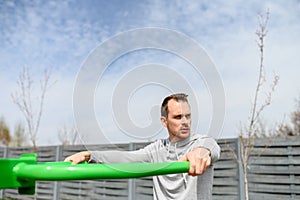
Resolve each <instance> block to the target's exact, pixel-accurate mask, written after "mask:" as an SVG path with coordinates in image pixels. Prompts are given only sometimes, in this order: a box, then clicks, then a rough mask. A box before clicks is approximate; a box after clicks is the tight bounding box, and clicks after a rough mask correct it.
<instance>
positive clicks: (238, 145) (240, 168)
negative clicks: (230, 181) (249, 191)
mask: <svg viewBox="0 0 300 200" xmlns="http://www.w3.org/2000/svg"><path fill="white" fill-rule="evenodd" d="M235 151H236V155H237V159H238V160H237V164H238V173H239V174H238V177H239V179H238V182H239V184H238V186H239V188H238V189H239V199H240V200H242V199H246V196H245V184H244V171H243V161H242V158H241V141H240V139H239V138H236V149H235Z"/></svg>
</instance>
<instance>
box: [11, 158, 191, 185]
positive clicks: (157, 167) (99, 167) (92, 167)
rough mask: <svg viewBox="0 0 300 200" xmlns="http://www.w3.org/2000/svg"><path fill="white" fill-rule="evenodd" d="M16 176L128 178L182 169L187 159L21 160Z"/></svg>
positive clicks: (51, 178)
mask: <svg viewBox="0 0 300 200" xmlns="http://www.w3.org/2000/svg"><path fill="white" fill-rule="evenodd" d="M13 170H14V173H15V174H16V176H17V177H18V178H19V179H23V180H40V181H63V180H93V179H127V178H140V177H146V176H156V175H164V174H175V173H184V172H187V171H188V170H189V163H188V162H170V163H123V164H78V165H73V164H71V163H70V162H45V163H37V164H25V163H20V164H18V165H16V166H15V167H14V169H13Z"/></svg>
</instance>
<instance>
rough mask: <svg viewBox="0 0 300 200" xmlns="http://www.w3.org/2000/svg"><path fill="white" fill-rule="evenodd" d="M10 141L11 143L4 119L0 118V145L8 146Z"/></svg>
mask: <svg viewBox="0 0 300 200" xmlns="http://www.w3.org/2000/svg"><path fill="white" fill-rule="evenodd" d="M10 141H11V136H10V131H9V128H8V126H7V124H6V122H5V120H4V118H3V117H1V118H0V143H2V144H3V145H5V146H8V144H9V143H10Z"/></svg>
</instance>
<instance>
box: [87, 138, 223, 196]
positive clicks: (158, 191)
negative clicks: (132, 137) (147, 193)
mask: <svg viewBox="0 0 300 200" xmlns="http://www.w3.org/2000/svg"><path fill="white" fill-rule="evenodd" d="M196 147H204V148H207V149H209V150H210V152H211V159H212V163H214V162H216V161H217V160H218V159H219V157H220V147H219V145H218V144H217V143H216V141H215V140H214V139H213V138H210V137H207V136H203V135H193V136H191V137H189V138H187V139H185V140H182V141H179V142H176V143H171V142H170V140H169V139H160V140H157V141H155V142H153V143H151V144H149V145H147V146H146V147H144V148H142V149H140V150H137V151H91V159H90V162H96V163H136V162H172V161H177V160H178V159H179V158H180V157H182V156H183V155H185V154H186V153H187V152H189V151H192V150H193V149H195V148H196ZM153 184H154V187H153V198H154V199H155V200H156V199H157V200H158V199H159V200H164V199H176V200H177V199H182V200H199V199H201V200H202V199H203V200H210V199H212V184H213V167H211V168H209V169H208V170H207V171H206V172H205V173H204V174H202V175H201V176H196V177H193V176H189V175H188V174H187V173H182V174H169V175H163V176H154V177H153Z"/></svg>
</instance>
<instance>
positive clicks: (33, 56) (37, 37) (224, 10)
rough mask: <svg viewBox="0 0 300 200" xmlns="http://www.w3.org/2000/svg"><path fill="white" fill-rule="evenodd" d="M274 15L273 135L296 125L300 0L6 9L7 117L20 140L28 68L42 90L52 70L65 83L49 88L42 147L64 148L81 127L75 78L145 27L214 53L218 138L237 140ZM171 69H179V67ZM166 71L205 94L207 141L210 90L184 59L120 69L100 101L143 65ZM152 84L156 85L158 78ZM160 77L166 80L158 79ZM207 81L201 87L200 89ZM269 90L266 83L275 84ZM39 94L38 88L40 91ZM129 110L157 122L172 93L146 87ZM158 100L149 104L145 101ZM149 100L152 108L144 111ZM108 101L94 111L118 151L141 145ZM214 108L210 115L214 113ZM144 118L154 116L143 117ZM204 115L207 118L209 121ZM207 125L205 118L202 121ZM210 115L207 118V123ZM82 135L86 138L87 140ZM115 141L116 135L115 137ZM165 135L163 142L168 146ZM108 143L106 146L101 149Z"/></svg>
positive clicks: (158, 59) (144, 59) (152, 59)
mask: <svg viewBox="0 0 300 200" xmlns="http://www.w3.org/2000/svg"><path fill="white" fill-rule="evenodd" d="M267 9H269V10H270V22H269V25H268V36H267V38H266V47H265V51H266V53H265V66H266V76H267V79H268V80H269V81H271V79H272V76H273V73H276V74H278V75H279V76H280V82H279V85H278V88H277V90H276V93H275V94H274V99H273V103H272V105H271V107H269V108H268V109H267V110H266V112H265V113H264V115H263V118H264V121H265V122H266V123H267V125H268V126H270V127H272V126H274V125H275V124H276V123H279V122H282V121H288V115H289V113H290V112H291V111H292V110H293V108H294V105H295V102H294V100H295V98H297V97H298V96H299V92H300V85H299V82H298V76H299V74H300V73H299V70H300V69H299V64H300V57H299V56H298V52H299V50H300V39H299V35H300V24H299V20H300V3H299V1H296V0H294V1H258V0H257V1H249V2H248V1H238V0H236V1H198V0H192V1H166V0H163V1H161V0H154V1H137V0H131V1H129V0H128V1H121V0H112V1H96V0H94V1H93V0H87V1H75V0H66V1H56V0H53V1H37V0H36V1H17V0H16V1H8V0H6V1H1V2H0V46H1V48H0V70H1V73H0V84H1V86H0V88H1V94H0V95H1V96H0V116H3V117H4V118H5V120H6V122H7V123H8V124H9V126H10V128H11V130H12V131H13V127H14V125H15V124H16V123H17V122H19V121H24V119H23V116H22V114H21V113H20V112H19V110H18V108H17V107H16V105H14V104H13V102H12V100H11V97H10V95H11V93H12V92H14V91H15V90H16V89H17V86H16V80H17V78H18V74H19V73H20V72H21V69H22V67H28V68H29V69H30V71H31V73H32V74H33V77H34V78H35V80H36V83H38V81H39V79H40V77H41V75H42V73H43V70H44V69H45V68H52V79H53V80H56V83H55V84H54V85H53V86H52V87H51V88H50V90H49V91H48V93H47V97H46V101H45V110H44V115H43V118H42V123H41V127H40V131H39V134H38V144H40V145H44V144H57V143H58V139H57V135H58V133H57V132H58V130H59V129H61V128H62V127H63V126H67V127H72V126H73V125H74V124H76V122H75V120H74V116H73V115H74V113H73V107H72V104H73V91H74V85H75V82H76V77H77V75H78V73H79V71H80V69H81V66H82V64H83V63H84V61H85V59H86V58H87V56H88V55H89V54H90V53H91V52H92V50H94V49H95V48H97V46H98V45H99V44H101V43H103V42H104V41H106V40H108V39H109V38H111V37H113V36H115V35H117V34H120V33H122V32H124V31H128V30H131V29H136V28H144V27H159V28H166V29H171V30H175V31H178V32H181V33H183V34H185V35H186V36H188V37H190V38H192V39H193V40H195V41H197V42H198V43H199V44H200V45H201V46H202V47H203V48H204V49H205V50H206V52H207V53H208V54H209V56H210V58H211V59H212V60H213V62H214V63H215V66H216V68H217V70H218V71H219V74H220V76H221V78H222V81H223V85H224V88H225V95H226V116H225V120H224V125H223V131H222V133H221V134H220V135H219V137H221V138H222V137H235V136H237V134H238V128H239V124H240V123H241V122H242V123H243V122H246V121H247V117H248V113H249V108H250V104H251V98H252V97H253V95H254V87H255V83H256V79H257V73H258V70H257V69H258V64H259V51H258V48H257V46H256V42H255V40H256V36H255V31H256V29H257V27H258V20H257V15H258V14H259V13H265V11H266V10H267ZM170 60H172V61H171V62H170ZM147 63H161V64H164V65H168V66H170V65H172V66H174V70H177V72H178V73H180V74H182V76H184V77H185V78H186V79H189V81H190V83H191V84H192V85H193V84H194V85H195V83H197V84H198V83H199V87H195V86H193V88H194V90H196V91H197V93H198V95H199V96H200V97H199V98H200V99H201V101H203V104H204V105H203V104H202V102H201V103H199V104H200V105H201V106H202V107H203V108H201V109H202V110H203V111H204V117H202V118H201V119H202V121H201V120H200V122H199V125H200V132H204V133H205V131H206V129H207V127H206V126H207V124H208V123H209V120H210V118H211V116H210V114H209V113H210V111H211V105H210V106H206V104H207V105H209V104H211V103H210V99H209V96H210V95H209V91H207V89H205V83H204V81H203V80H202V79H201V77H200V78H199V77H197V76H195V75H194V73H193V72H192V71H191V70H189V69H188V67H184V68H183V67H182V66H185V65H186V64H185V63H184V62H183V61H182V60H181V59H180V58H176V57H174V56H172V55H169V54H168V53H165V52H158V51H155V52H151V51H149V50H144V51H143V52H140V53H137V54H128V55H124V56H122V57H121V58H120V59H119V60H116V61H115V62H114V63H113V64H112V65H111V66H110V67H109V69H108V70H107V72H106V74H105V76H104V77H103V79H102V82H101V83H100V82H99V87H98V90H97V91H96V94H95V99H96V100H98V102H101V99H105V98H104V97H107V101H109V99H111V95H112V93H111V90H113V89H114V88H115V86H116V83H117V82H118V81H119V80H120V77H122V76H123V77H124V74H125V75H126V73H127V72H128V71H130V70H132V69H133V68H134V66H137V65H143V64H147ZM149 76H152V75H150V74H149ZM156 76H159V74H157V75H156ZM197 81H198V82H197ZM269 83H270V82H267V85H268V84H269ZM36 89H37V88H36ZM142 89H145V91H143V90H139V92H137V94H138V95H136V96H134V97H133V98H132V99H131V101H130V102H131V103H134V105H135V106H133V105H132V104H129V106H128V108H129V110H131V111H130V115H131V119H132V120H133V121H136V122H135V123H137V124H141V125H145V124H147V123H149V116H148V114H149V108H148V107H149V106H148V105H154V104H160V101H161V99H162V96H164V95H166V94H167V91H166V90H165V89H163V88H161V87H159V86H149V87H143V88H142ZM147 94H148V95H149V96H150V97H151V98H150V97H149V98H147V100H143V98H142V97H143V96H145V95H147ZM141 101H143V102H144V104H143V103H138V102H141ZM105 105H106V104H105V103H104V102H102V103H99V104H97V105H95V107H96V108H97V113H101V114H98V115H97V118H98V119H99V121H101V120H102V121H104V122H103V123H104V124H105V125H103V126H104V127H105V131H106V132H108V133H109V135H110V136H109V137H110V140H111V142H131V141H133V140H134V138H131V137H128V136H126V135H124V134H118V133H116V132H117V129H116V128H115V127H114V126H113V125H112V124H113V123H114V121H113V117H109V118H110V119H109V120H108V119H105V117H103V116H109V115H111V113H110V111H109V110H107V109H105V107H106V106H105ZM206 107H208V108H206ZM141 113H146V114H147V115H143V114H141ZM201 114H202V113H200V114H199V115H201ZM201 116H202V115H201ZM206 116H207V117H206ZM81 134H83V133H81ZM114 134H115V135H114ZM165 134H166V133H161V134H159V135H157V136H155V137H151V139H155V138H156V137H165V136H166V135H165ZM99 142H101V141H99Z"/></svg>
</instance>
